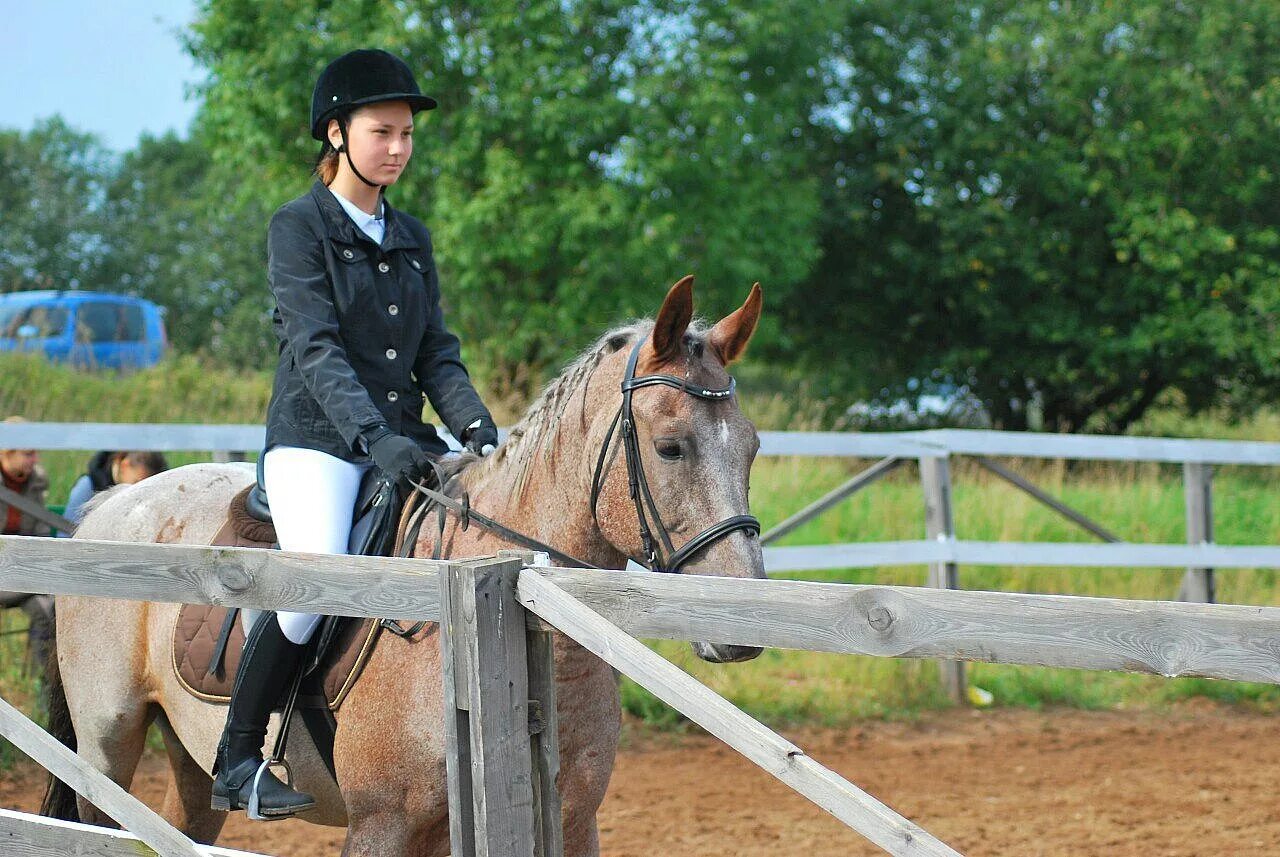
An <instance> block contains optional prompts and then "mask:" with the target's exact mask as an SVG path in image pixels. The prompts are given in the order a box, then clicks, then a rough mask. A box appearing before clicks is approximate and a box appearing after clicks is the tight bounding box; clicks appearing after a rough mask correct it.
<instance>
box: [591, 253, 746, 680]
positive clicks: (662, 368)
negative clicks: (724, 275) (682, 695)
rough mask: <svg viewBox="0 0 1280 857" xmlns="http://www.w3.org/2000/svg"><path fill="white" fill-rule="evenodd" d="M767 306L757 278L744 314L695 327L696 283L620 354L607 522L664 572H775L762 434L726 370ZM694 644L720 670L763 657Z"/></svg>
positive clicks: (613, 538) (603, 468)
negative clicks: (757, 504)
mask: <svg viewBox="0 0 1280 857" xmlns="http://www.w3.org/2000/svg"><path fill="white" fill-rule="evenodd" d="M761 304H762V298H761V292H760V284H759V283H757V284H755V285H754V286H752V288H751V292H750V294H749V295H748V296H747V299H746V301H745V303H743V305H742V306H741V307H740V308H739V309H738V310H736V311H735V312H733V313H731V314H730V315H728V316H726V317H725V318H722V319H721V320H720V321H718V322H716V323H715V324H714V325H712V326H711V327H710V328H707V327H705V326H703V325H700V324H697V323H694V321H693V277H685V278H684V279H682V280H680V281H679V282H678V283H676V284H675V285H674V286H672V287H671V290H670V291H669V292H668V294H667V297H666V300H664V301H663V304H662V308H661V309H660V310H659V311H658V314H657V317H656V319H655V321H654V325H653V329H652V331H651V332H649V333H648V335H647V336H643V337H642V338H640V339H638V340H635V341H630V342H628V343H626V345H627V346H629V347H619V348H618V349H617V351H616V353H615V355H614V356H613V358H612V360H611V361H610V362H611V363H613V364H614V365H613V366H612V367H611V368H612V369H613V371H612V372H606V373H604V374H606V375H608V376H614V372H617V371H618V370H619V369H621V373H620V374H621V385H620V386H621V387H622V390H623V403H622V406H621V407H620V408H619V409H618V410H617V411H616V413H615V414H613V420H612V422H610V423H609V425H610V426H611V428H609V429H607V430H605V431H604V434H603V437H602V439H601V440H600V441H599V448H600V449H601V455H600V459H599V461H598V463H597V466H596V470H595V474H594V477H593V480H592V481H593V489H594V490H593V504H594V511H595V517H596V521H597V523H598V526H599V528H600V532H601V534H602V536H603V537H604V538H605V539H606V540H607V541H608V542H609V543H610V544H611V545H612V546H613V547H614V548H616V550H617V551H619V552H620V553H621V554H624V555H625V556H627V557H630V558H632V559H634V560H636V561H637V562H639V563H640V564H642V565H645V566H647V567H649V568H651V569H653V570H655V571H667V572H678V573H685V574H706V575H714V576H717V577H743V578H763V577H764V576H765V572H764V558H763V554H762V551H761V547H760V540H759V523H758V522H757V521H756V520H755V519H754V518H753V517H751V516H750V513H749V505H748V484H749V481H750V474H751V463H752V461H753V460H754V459H755V456H756V452H757V451H758V450H759V448H760V439H759V437H758V435H757V434H756V429H755V426H754V425H753V424H752V423H751V421H750V420H749V419H747V417H746V416H745V415H744V414H743V413H742V410H741V409H740V408H739V406H738V399H737V396H736V395H735V394H734V391H733V386H734V385H733V379H732V378H731V377H730V375H729V373H728V371H727V367H728V366H729V365H730V364H732V363H733V362H734V361H735V360H737V359H738V358H739V357H740V356H741V355H742V352H743V350H744V349H745V348H746V346H747V342H748V341H749V340H750V339H751V335H752V333H753V332H754V331H755V328H756V323H757V322H758V321H759V319H760V309H761ZM624 360H625V361H626V362H625V364H624V362H623V361H624ZM601 368H603V367H601ZM617 389H618V388H617V387H614V390H615V392H614V393H613V396H614V397H616V396H617V392H616V390H617ZM615 401H616V398H615ZM606 411H607V409H606ZM604 419H606V420H607V416H606V417H605V418H604ZM601 425H602V422H601V420H597V428H596V431H593V432H592V434H593V435H597V436H599V435H600V426H601ZM693 647H694V651H695V652H696V653H697V654H698V656H699V657H701V658H702V659H703V660H706V661H711V662H715V663H724V662H731V661H745V660H750V659H751V658H754V657H756V656H757V655H758V654H760V649H759V648H757V647H754V646H737V645H726V644H721V643H709V642H695V643H693Z"/></svg>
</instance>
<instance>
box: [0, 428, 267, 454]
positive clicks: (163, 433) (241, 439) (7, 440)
mask: <svg viewBox="0 0 1280 857" xmlns="http://www.w3.org/2000/svg"><path fill="white" fill-rule="evenodd" d="M266 435H267V430H266V427H265V426H263V425H262V424H260V423H259V424H240V425H233V424H225V425H191V424H189V423H6V424H3V425H0V449H153V450H157V451H159V452H173V451H177V450H217V449H262V446H263V443H264V442H265V441H266Z"/></svg>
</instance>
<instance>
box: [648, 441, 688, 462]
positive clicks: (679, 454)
mask: <svg viewBox="0 0 1280 857" xmlns="http://www.w3.org/2000/svg"><path fill="white" fill-rule="evenodd" d="M653 448H654V449H656V450H658V455H660V456H662V457H663V458H665V459H666V460H667V461H679V460H680V459H682V458H684V449H683V448H681V446H680V441H678V440H672V439H671V438H669V437H660V438H658V439H657V440H655V441H654V442H653Z"/></svg>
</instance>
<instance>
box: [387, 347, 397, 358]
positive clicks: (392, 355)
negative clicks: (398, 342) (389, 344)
mask: <svg viewBox="0 0 1280 857" xmlns="http://www.w3.org/2000/svg"><path fill="white" fill-rule="evenodd" d="M387 359H388V360H395V359H396V350H395V349H394V348H388V349H387Z"/></svg>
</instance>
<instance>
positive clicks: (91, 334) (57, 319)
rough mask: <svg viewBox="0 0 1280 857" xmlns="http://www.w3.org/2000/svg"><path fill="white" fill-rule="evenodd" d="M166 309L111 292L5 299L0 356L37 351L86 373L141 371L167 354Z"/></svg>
mask: <svg viewBox="0 0 1280 857" xmlns="http://www.w3.org/2000/svg"><path fill="white" fill-rule="evenodd" d="M163 312H164V311H163V308H161V307H159V306H157V305H156V304H154V303H152V302H151V301H147V300H143V299H142V298H133V297H128V296H127V295H113V294H109V293H106V292H70V291H35V292H12V293H10V294H7V295H0V351H38V352H40V353H42V354H44V355H45V356H46V357H48V358H49V359H50V360H52V361H55V362H58V363H70V364H71V365H73V366H76V367H78V368H84V369H122V370H128V369H142V368H144V367H147V366H151V365H154V364H155V363H157V362H158V361H159V360H160V358H161V357H162V356H163V355H164V352H165V349H166V348H167V347H168V338H167V337H166V335H165V331H164V319H163V318H162V315H163Z"/></svg>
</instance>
